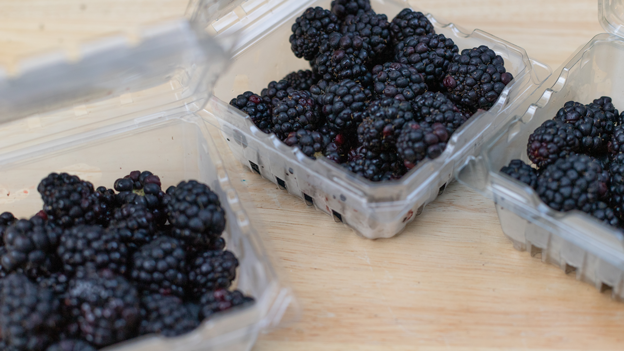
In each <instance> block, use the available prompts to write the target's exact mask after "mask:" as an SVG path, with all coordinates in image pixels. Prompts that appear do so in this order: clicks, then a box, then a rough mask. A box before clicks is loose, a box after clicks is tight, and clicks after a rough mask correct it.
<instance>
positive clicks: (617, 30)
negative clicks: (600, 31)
mask: <svg viewBox="0 0 624 351" xmlns="http://www.w3.org/2000/svg"><path fill="white" fill-rule="evenodd" d="M622 16H624V3H622V0H598V21H599V22H600V25H601V26H602V28H604V30H606V31H607V32H609V33H611V34H614V35H617V36H618V37H624V18H622Z"/></svg>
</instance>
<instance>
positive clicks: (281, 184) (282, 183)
mask: <svg viewBox="0 0 624 351" xmlns="http://www.w3.org/2000/svg"><path fill="white" fill-rule="evenodd" d="M275 179H277V186H278V187H279V188H280V189H282V190H286V182H285V181H283V180H282V179H280V178H278V177H275Z"/></svg>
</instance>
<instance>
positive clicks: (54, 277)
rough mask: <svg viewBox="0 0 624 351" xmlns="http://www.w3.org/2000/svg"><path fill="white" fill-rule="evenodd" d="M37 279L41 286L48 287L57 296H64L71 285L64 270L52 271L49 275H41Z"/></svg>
mask: <svg viewBox="0 0 624 351" xmlns="http://www.w3.org/2000/svg"><path fill="white" fill-rule="evenodd" d="M35 280H36V283H37V285H39V287H40V288H43V289H48V290H50V291H52V292H53V293H54V294H55V295H56V296H63V295H64V294H65V293H66V292H67V287H68V286H69V276H68V275H67V274H66V273H63V272H57V273H52V274H50V275H49V276H39V277H37V278H36V279H35Z"/></svg>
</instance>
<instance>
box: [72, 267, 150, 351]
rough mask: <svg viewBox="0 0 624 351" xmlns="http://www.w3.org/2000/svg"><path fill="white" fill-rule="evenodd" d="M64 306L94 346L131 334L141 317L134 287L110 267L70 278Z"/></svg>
mask: <svg viewBox="0 0 624 351" xmlns="http://www.w3.org/2000/svg"><path fill="white" fill-rule="evenodd" d="M65 306H66V308H68V313H69V314H70V315H71V318H72V319H73V320H77V321H78V325H79V327H80V336H81V338H82V339H83V340H85V341H87V342H88V343H90V344H91V345H93V346H95V347H97V348H101V347H104V346H108V345H111V344H114V343H117V342H120V341H124V340H127V339H129V338H131V337H133V336H134V335H135V332H136V330H137V327H138V324H139V321H140V319H141V318H140V317H141V316H140V307H139V296H138V293H137V291H136V289H135V288H134V287H133V286H132V285H131V284H130V283H129V282H128V281H127V280H126V279H124V278H123V277H121V276H119V275H115V274H114V273H113V272H112V271H110V270H102V271H99V272H97V273H95V272H90V273H88V274H87V275H86V276H85V277H83V278H78V279H74V280H72V281H71V282H70V283H69V291H68V292H67V296H66V297H65Z"/></svg>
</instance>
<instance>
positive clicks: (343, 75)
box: [311, 32, 374, 86]
mask: <svg viewBox="0 0 624 351" xmlns="http://www.w3.org/2000/svg"><path fill="white" fill-rule="evenodd" d="M373 57H374V52H373V50H372V49H371V47H370V46H369V45H368V43H367V42H366V40H364V39H363V38H362V37H360V36H359V35H357V34H356V33H353V32H347V33H345V34H341V33H338V32H334V33H332V34H330V35H329V39H328V40H327V41H326V42H325V43H324V44H323V46H321V49H320V50H319V54H318V55H317V56H316V58H315V59H314V61H312V62H311V65H312V69H313V71H314V72H315V73H316V74H318V75H319V76H320V77H321V78H322V79H325V80H327V81H341V80H343V79H352V80H354V81H356V82H358V83H361V84H362V85H363V86H368V85H369V84H371V82H370V77H371V76H370V72H369V70H368V65H369V64H370V63H371V61H372V58H373Z"/></svg>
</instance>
